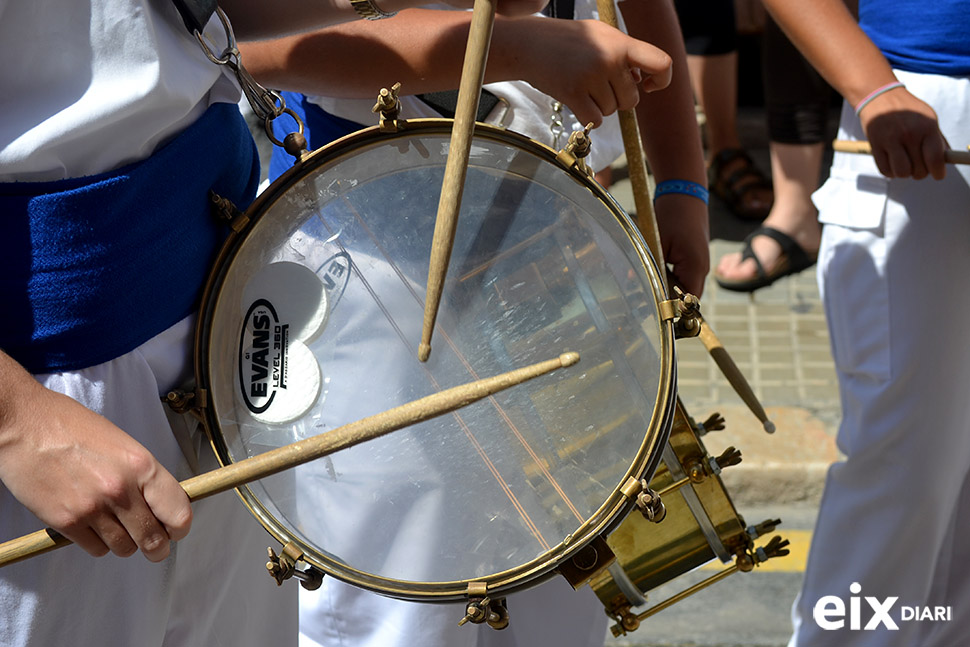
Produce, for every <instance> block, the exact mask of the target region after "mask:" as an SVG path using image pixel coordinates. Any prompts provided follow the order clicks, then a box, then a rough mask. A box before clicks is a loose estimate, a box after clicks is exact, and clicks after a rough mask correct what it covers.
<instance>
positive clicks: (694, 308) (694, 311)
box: [660, 286, 701, 339]
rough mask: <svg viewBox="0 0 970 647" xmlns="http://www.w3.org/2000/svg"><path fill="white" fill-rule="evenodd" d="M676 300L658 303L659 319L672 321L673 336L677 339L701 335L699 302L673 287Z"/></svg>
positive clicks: (691, 295)
mask: <svg viewBox="0 0 970 647" xmlns="http://www.w3.org/2000/svg"><path fill="white" fill-rule="evenodd" d="M674 294H676V295H677V298H676V299H669V300H667V301H661V302H660V317H661V319H663V320H664V321H671V320H673V321H674V336H675V337H676V338H677V339H683V338H685V337H697V336H698V335H699V334H700V333H701V319H700V315H701V301H700V299H698V298H697V297H695V296H694V295H693V294H688V293H686V292H684V291H683V290H681V289H680V288H679V287H677V286H674Z"/></svg>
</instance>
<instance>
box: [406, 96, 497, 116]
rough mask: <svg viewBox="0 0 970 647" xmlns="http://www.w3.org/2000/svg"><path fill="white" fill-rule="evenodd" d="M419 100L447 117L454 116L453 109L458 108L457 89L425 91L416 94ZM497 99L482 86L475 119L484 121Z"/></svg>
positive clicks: (495, 104)
mask: <svg viewBox="0 0 970 647" xmlns="http://www.w3.org/2000/svg"><path fill="white" fill-rule="evenodd" d="M417 97H418V98H419V99H421V101H423V102H425V103H426V104H428V105H429V106H431V107H432V108H434V109H435V110H436V111H438V113H439V114H440V115H441V116H442V117H445V118H447V119H454V118H455V110H457V109H458V90H445V91H444V92H425V93H424V94H419V95H417ZM498 102H499V99H498V97H497V96H495V94H494V93H492V92H489V91H488V90H486V89H485V88H482V94H481V97H480V98H479V101H478V114H476V115H475V120H476V121H485V119H486V118H487V117H488V115H489V114H490V113H491V112H492V110H493V109H494V108H495V106H497V105H498Z"/></svg>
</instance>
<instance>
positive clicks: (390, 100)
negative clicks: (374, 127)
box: [371, 83, 404, 133]
mask: <svg viewBox="0 0 970 647" xmlns="http://www.w3.org/2000/svg"><path fill="white" fill-rule="evenodd" d="M400 89H401V84H400V83H395V84H394V85H392V86H391V87H390V89H388V88H381V91H380V93H378V95H377V103H376V104H374V107H373V108H371V112H373V113H376V114H379V115H380V117H381V120H380V122H379V123H380V129H381V132H382V133H396V132H397V131H399V130H401V128H402V127H403V125H404V122H403V121H402V120H399V119H398V115H400V114H401V101H400V99H398V97H397V93H398V91H399V90H400Z"/></svg>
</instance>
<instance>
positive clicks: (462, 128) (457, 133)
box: [418, 0, 496, 362]
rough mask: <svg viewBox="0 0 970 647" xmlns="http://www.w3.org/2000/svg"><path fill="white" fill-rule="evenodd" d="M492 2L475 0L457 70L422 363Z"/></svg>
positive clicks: (448, 246) (454, 216) (450, 235)
mask: <svg viewBox="0 0 970 647" xmlns="http://www.w3.org/2000/svg"><path fill="white" fill-rule="evenodd" d="M495 3H496V0H475V5H474V7H473V9H472V22H471V27H470V30H469V32H468V44H467V45H466V48H465V61H464V64H463V65H462V69H461V83H460V84H459V86H458V104H457V106H456V107H455V123H454V125H453V127H452V131H451V144H450V145H449V147H448V161H447V162H445V177H444V181H443V182H442V185H441V198H440V200H439V201H438V216H437V220H435V226H434V237H433V239H432V241H431V259H430V264H429V266H428V291H427V295H426V296H425V299H424V324H423V326H422V329H421V344H420V345H419V346H418V359H420V360H421V361H422V362H426V361H428V356H429V355H430V354H431V333H432V331H433V330H434V325H435V321H436V320H437V318H438V306H439V304H440V303H441V293H442V291H443V290H444V285H445V275H446V274H447V273H448V261H449V260H451V250H452V247H453V245H454V244H455V228H456V227H457V226H458V212H459V210H460V209H461V194H462V191H463V190H464V188H465V174H466V172H467V171H468V155H469V152H470V151H471V145H472V135H473V134H474V131H475V116H476V115H477V113H478V102H479V99H480V97H481V93H482V81H483V80H484V78H485V60H486V59H487V58H488V47H489V43H490V42H491V40H492V27H493V25H494V24H495Z"/></svg>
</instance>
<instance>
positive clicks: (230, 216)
mask: <svg viewBox="0 0 970 647" xmlns="http://www.w3.org/2000/svg"><path fill="white" fill-rule="evenodd" d="M209 200H210V201H211V202H212V212H213V213H214V214H215V217H216V218H217V219H218V220H221V221H223V222H225V223H226V224H228V225H229V228H230V229H232V230H233V231H234V232H236V233H237V234H238V233H239V232H240V231H242V230H243V229H245V228H246V225H248V224H249V216H247V215H246V214H245V212H243V211H240V210H239V208H238V207H237V206H236V205H234V204H233V203H232V200H229V199H227V198H223V197H222V196H221V195H219V194H218V193H215V192H214V191H210V192H209Z"/></svg>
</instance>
